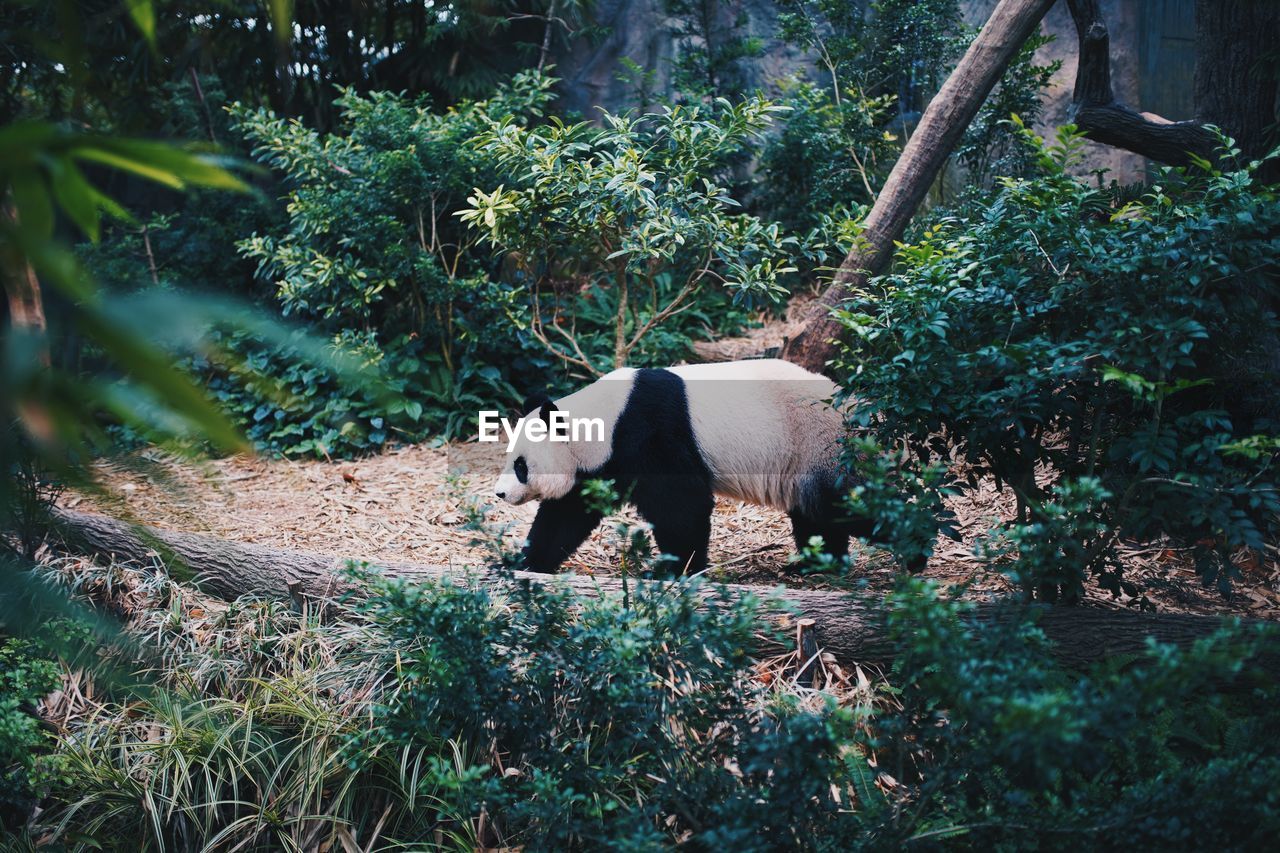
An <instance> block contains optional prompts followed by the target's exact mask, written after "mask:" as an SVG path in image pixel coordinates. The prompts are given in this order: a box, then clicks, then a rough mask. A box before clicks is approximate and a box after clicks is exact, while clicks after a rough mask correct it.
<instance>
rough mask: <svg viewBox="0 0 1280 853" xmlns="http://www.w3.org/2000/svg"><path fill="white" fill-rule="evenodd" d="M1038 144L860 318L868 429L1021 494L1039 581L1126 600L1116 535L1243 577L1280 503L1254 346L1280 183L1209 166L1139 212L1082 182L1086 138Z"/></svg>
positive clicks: (1263, 308) (1264, 310) (1030, 564)
mask: <svg viewBox="0 0 1280 853" xmlns="http://www.w3.org/2000/svg"><path fill="white" fill-rule="evenodd" d="M1029 144H1031V145H1032V146H1033V155H1034V156H1035V157H1036V159H1037V161H1038V163H1039V167H1040V169H1041V170H1042V174H1040V175H1039V176H1037V177H1034V178H1027V179H1004V180H1002V181H1001V182H1000V187H999V189H998V190H997V191H995V192H994V193H993V194H992V195H991V197H990V198H987V199H984V200H982V201H980V202H979V203H976V204H974V205H972V206H970V207H967V208H965V209H964V210H963V211H962V212H961V213H959V214H958V215H956V216H954V217H951V218H947V219H943V220H941V221H937V222H935V223H934V224H933V225H931V226H929V227H928V228H927V229H926V230H924V231H923V232H922V233H921V234H920V235H919V237H918V238H917V239H916V240H915V242H913V243H911V244H910V245H905V246H903V247H902V248H901V249H900V251H899V252H898V255H897V259H896V265H895V267H894V270H893V272H892V273H891V274H890V275H887V276H884V277H882V278H880V279H877V280H876V282H875V284H874V287H873V288H872V289H871V290H869V291H867V292H866V293H865V294H864V295H862V296H860V297H859V298H857V299H855V300H854V301H852V302H851V303H850V304H848V305H847V306H846V307H845V308H844V309H843V310H842V311H841V312H840V319H841V322H842V323H843V324H844V325H845V327H846V328H847V329H848V330H849V333H850V334H849V338H850V340H849V343H848V346H847V348H846V349H845V350H844V353H843V355H842V356H841V358H840V366H841V369H842V371H843V373H844V375H845V377H846V378H847V386H848V391H849V392H850V393H851V394H853V395H854V396H856V398H857V400H858V403H857V406H856V418H857V420H858V422H859V423H860V425H862V426H863V427H865V428H867V429H868V430H870V431H871V432H872V433H873V434H874V435H875V436H877V437H878V439H879V442H880V445H881V446H882V447H907V448H909V450H910V453H911V455H912V456H913V457H914V459H915V460H916V461H917V462H930V461H933V460H952V459H954V460H956V461H957V462H962V463H963V464H961V465H959V466H957V467H956V468H955V469H954V471H953V473H954V475H955V477H956V478H962V479H969V480H970V481H972V479H973V478H976V477H978V476H982V475H991V476H993V477H995V478H996V480H997V482H998V483H1000V484H1002V485H1004V486H1007V487H1008V488H1010V489H1012V490H1013V492H1014V494H1015V495H1016V496H1017V499H1018V504H1019V518H1018V520H1017V521H1018V524H1017V526H1015V527H1013V528H1010V529H1008V530H1007V531H1005V532H1006V533H1007V534H1008V536H1009V537H1010V538H1011V540H1012V541H1013V542H1014V543H1015V544H1016V545H1017V547H1016V548H1014V549H1012V550H1013V551H1014V552H1016V553H1017V554H1021V556H1022V560H1023V562H1022V564H1021V565H1020V566H1019V567H1016V568H1015V569H1014V571H1015V573H1017V574H1018V576H1019V577H1020V579H1021V580H1022V581H1023V582H1024V584H1025V585H1026V586H1027V589H1028V591H1034V592H1036V593H1037V594H1040V595H1043V596H1044V597H1047V598H1053V597H1055V596H1057V595H1059V594H1065V595H1066V596H1067V597H1069V598H1074V597H1078V596H1079V594H1080V593H1081V591H1082V584H1083V583H1084V581H1085V580H1086V578H1087V576H1088V575H1089V574H1091V573H1092V574H1096V575H1098V577H1099V578H1100V580H1101V582H1102V583H1103V585H1104V587H1106V588H1108V589H1111V590H1113V591H1118V590H1119V589H1120V588H1121V586H1122V580H1121V578H1120V576H1119V571H1118V567H1117V564H1116V563H1115V560H1114V546H1115V544H1116V541H1117V539H1118V538H1120V537H1137V538H1150V537H1153V536H1155V535H1158V534H1168V535H1170V536H1173V537H1176V538H1177V539H1179V540H1181V541H1183V542H1187V543H1189V544H1193V545H1194V546H1195V547H1196V548H1197V549H1198V552H1199V556H1200V565H1201V568H1202V570H1203V571H1204V574H1205V580H1206V582H1212V581H1222V582H1223V583H1225V578H1226V576H1227V575H1228V574H1229V573H1230V571H1231V554H1232V552H1233V551H1234V550H1235V549H1237V548H1240V547H1241V546H1245V547H1249V548H1254V549H1261V548H1262V547H1263V541H1264V535H1265V534H1266V533H1268V532H1271V531H1273V530H1274V526H1275V519H1276V513H1277V511H1280V499H1278V498H1277V491H1276V487H1275V480H1274V477H1273V475H1271V474H1269V473H1268V468H1269V464H1270V461H1271V459H1272V456H1273V453H1274V451H1275V449H1276V441H1275V432H1274V424H1271V423H1269V422H1268V421H1266V420H1265V419H1259V418H1258V417H1256V416H1253V415H1251V414H1250V412H1249V408H1248V406H1247V402H1248V398H1249V396H1250V394H1251V393H1252V394H1255V395H1256V394H1258V393H1259V392H1260V391H1261V392H1266V391H1267V389H1268V388H1269V387H1270V386H1271V384H1272V383H1274V381H1275V377H1274V376H1266V375H1265V374H1257V373H1255V372H1251V371H1255V370H1256V368H1257V365H1260V364H1262V365H1265V363H1266V362H1265V359H1264V358H1262V357H1261V356H1260V355H1259V354H1257V353H1253V352H1251V351H1250V350H1251V347H1259V348H1261V347H1265V346H1266V345H1267V343H1268V341H1272V340H1274V332H1275V328H1276V319H1275V317H1274V315H1273V314H1272V313H1271V311H1270V304H1271V303H1270V302H1269V294H1271V293H1272V292H1273V287H1274V281H1275V276H1276V274H1277V271H1278V265H1280V244H1278V243H1277V240H1276V236H1275V235H1276V233H1277V229H1278V228H1280V205H1277V204H1276V194H1275V191H1274V190H1273V189H1271V188H1268V187H1262V186H1258V185H1257V184H1256V183H1255V182H1254V179H1253V177H1252V174H1251V172H1250V171H1249V170H1244V171H1239V172H1231V173H1225V174H1224V173H1219V172H1216V171H1213V170H1211V169H1209V168H1207V165H1206V167H1205V168H1194V169H1191V170H1188V171H1181V172H1180V171H1172V170H1166V171H1164V172H1163V173H1162V174H1161V175H1160V177H1159V180H1158V181H1157V182H1156V183H1155V184H1154V185H1153V186H1152V187H1151V188H1150V189H1149V190H1148V191H1146V192H1145V193H1143V194H1142V195H1141V196H1140V197H1137V198H1133V199H1131V200H1128V201H1126V200H1125V197H1126V194H1125V193H1122V192H1120V191H1118V190H1116V189H1114V188H1106V187H1098V186H1096V185H1094V184H1091V183H1085V182H1082V181H1079V180H1076V179H1074V178H1072V177H1070V176H1069V175H1068V174H1067V172H1066V169H1067V167H1068V166H1069V165H1070V163H1071V161H1072V158H1073V157H1074V156H1075V152H1076V151H1077V150H1078V148H1079V146H1080V141H1079V139H1078V138H1077V137H1075V136H1073V135H1072V133H1071V131H1070V129H1066V130H1064V131H1063V132H1062V134H1061V137H1060V140H1059V142H1058V143H1057V144H1055V145H1052V146H1047V147H1046V146H1044V145H1043V144H1042V143H1040V142H1039V141H1038V140H1034V139H1032V140H1031V141H1030V142H1029ZM863 455H864V456H866V454H863ZM869 473H871V474H874V471H869ZM1046 478H1048V481H1049V482H1050V483H1056V484H1057V486H1056V489H1057V496H1056V497H1055V498H1051V496H1050V486H1048V485H1046ZM1036 541H1039V543H1040V544H1038V545H1033V543H1034V542H1036ZM1000 547H1001V546H997V548H996V550H999V549H1000ZM1130 591H1131V590H1130Z"/></svg>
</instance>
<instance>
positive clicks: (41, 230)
mask: <svg viewBox="0 0 1280 853" xmlns="http://www.w3.org/2000/svg"><path fill="white" fill-rule="evenodd" d="M9 185H10V187H11V188H12V190H13V201H14V204H15V205H17V208H18V226H19V227H20V228H21V229H22V230H23V231H26V232H27V233H28V234H31V235H34V236H35V237H37V238H40V239H45V240H47V239H49V238H50V237H52V236H53V202H52V201H50V199H49V189H48V187H46V186H45V183H44V180H43V178H42V177H41V175H40V173H39V172H37V171H35V170H26V169H24V170H21V171H18V172H15V173H14V174H13V175H12V176H11V177H10V179H9Z"/></svg>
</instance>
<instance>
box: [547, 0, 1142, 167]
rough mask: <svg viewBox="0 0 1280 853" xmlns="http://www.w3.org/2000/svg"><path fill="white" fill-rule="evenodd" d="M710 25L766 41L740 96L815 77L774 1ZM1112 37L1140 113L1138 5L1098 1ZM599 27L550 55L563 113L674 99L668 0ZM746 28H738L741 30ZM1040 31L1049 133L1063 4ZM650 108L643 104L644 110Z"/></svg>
mask: <svg viewBox="0 0 1280 853" xmlns="http://www.w3.org/2000/svg"><path fill="white" fill-rule="evenodd" d="M704 2H705V3H706V8H707V10H708V13H709V14H710V15H712V16H714V26H713V27H712V29H713V32H720V33H729V32H734V33H736V34H737V35H740V36H746V37H757V38H760V39H761V40H762V41H763V42H764V51H763V54H762V55H761V56H760V57H759V58H757V59H753V60H747V61H744V62H742V63H740V66H741V67H740V70H739V73H740V75H741V80H740V83H741V86H742V90H743V91H752V90H754V89H762V90H764V91H765V92H768V93H770V94H777V92H778V85H779V83H780V82H781V81H783V80H785V79H786V78H788V77H792V76H801V77H804V76H807V77H815V75H816V74H817V73H818V72H817V68H816V66H815V62H814V60H813V58H812V57H810V56H807V55H806V54H805V53H804V52H803V51H800V50H797V49H796V48H795V47H793V46H791V45H788V44H785V43H783V42H781V41H779V40H778V39H777V30H778V27H777V16H778V7H777V4H776V3H775V2H774V0H727V1H726V0H704ZM994 5H995V0H965V2H963V3H962V6H963V8H964V13H965V17H966V19H967V20H968V21H969V22H971V23H973V24H975V25H980V24H981V22H982V21H984V20H986V17H987V15H988V14H989V13H990V11H991V9H992V7H994ZM1102 5H1103V9H1104V11H1105V14H1106V16H1107V23H1108V27H1109V29H1110V31H1111V49H1112V63H1113V72H1112V73H1113V80H1114V85H1115V87H1116V94H1117V96H1118V97H1119V98H1120V99H1121V100H1124V101H1126V102H1128V103H1130V104H1138V103H1139V98H1138V89H1139V85H1138V84H1139V78H1138V74H1139V62H1138V39H1139V36H1140V32H1139V21H1138V6H1139V2H1138V0H1103V4H1102ZM594 18H595V23H596V24H597V25H599V26H601V27H602V28H603V29H604V32H605V35H603V36H602V37H601V38H599V39H597V40H595V41H588V40H585V39H579V40H576V41H575V43H574V44H573V45H572V46H571V47H570V48H568V49H567V50H566V49H563V48H562V49H561V50H560V51H558V52H557V53H556V54H555V55H554V58H555V62H556V74H557V75H558V76H560V77H561V78H563V82H562V83H561V84H560V87H559V88H560V97H561V107H562V108H564V109H566V110H569V111H574V112H577V113H579V114H580V115H582V116H583V117H584V118H588V119H590V118H594V117H595V113H596V105H600V106H603V107H604V108H606V109H608V110H609V111H611V112H623V111H625V110H628V109H635V108H640V109H646V108H648V107H651V106H652V105H653V102H654V101H655V99H656V98H661V97H664V96H670V95H672V94H673V89H674V86H673V77H674V71H675V68H676V63H677V60H678V58H679V56H680V54H681V52H682V50H686V49H688V45H689V40H688V39H685V38H683V37H681V36H679V35H678V33H677V27H676V25H675V22H674V21H673V20H672V19H671V18H670V16H669V15H668V14H667V7H666V2H665V0H598V2H597V3H596V5H595V12H594ZM739 21H745V24H744V25H742V26H737V22H739ZM1043 26H1044V29H1045V31H1046V32H1047V33H1049V34H1050V35H1052V36H1053V37H1054V41H1053V42H1051V43H1050V44H1048V45H1046V46H1045V47H1044V48H1043V49H1042V50H1041V59H1042V60H1045V61H1049V60H1055V59H1059V60H1062V63H1063V65H1062V69H1061V70H1060V71H1059V72H1058V74H1057V75H1056V76H1055V77H1054V79H1053V82H1052V84H1051V85H1050V87H1049V91H1048V92H1047V94H1046V103H1045V111H1044V114H1043V117H1042V120H1041V122H1040V126H1039V127H1038V130H1039V131H1040V132H1041V133H1046V132H1049V133H1051V132H1052V131H1053V129H1054V128H1055V127H1057V126H1058V125H1060V124H1063V123H1065V122H1066V121H1068V110H1069V108H1070V106H1071V91H1072V88H1073V86H1074V82H1075V69H1076V63H1075V59H1076V34H1075V28H1074V27H1073V26H1072V23H1071V17H1070V15H1069V14H1068V13H1067V10H1066V7H1065V4H1061V3H1060V4H1057V5H1055V6H1054V7H1053V9H1052V10H1051V11H1050V13H1049V15H1048V16H1047V17H1046V18H1045V22H1044V25H1043ZM624 58H625V59H628V60H630V61H631V62H633V63H635V64H636V65H637V66H639V67H640V68H642V69H644V70H645V72H647V74H646V79H645V80H644V81H643V82H642V81H640V80H638V79H636V76H635V75H634V74H631V73H629V72H628V71H627V69H626V66H625V65H624V63H623V60H624ZM646 102H648V103H646ZM1088 152H1089V160H1088V163H1087V164H1086V166H1085V167H1084V168H1083V170H1082V171H1083V172H1084V173H1088V172H1089V171H1091V170H1093V169H1097V168H1106V169H1109V170H1111V171H1110V177H1113V178H1115V179H1117V180H1120V181H1122V182H1129V181H1136V180H1141V178H1142V176H1143V174H1144V171H1145V168H1146V162H1145V160H1144V159H1143V158H1142V157H1139V156H1138V155H1136V154H1130V153H1129V152H1126V151H1120V150H1118V149H1115V148H1110V147H1107V146H1103V145H1095V144H1093V143H1090V144H1089V147H1088Z"/></svg>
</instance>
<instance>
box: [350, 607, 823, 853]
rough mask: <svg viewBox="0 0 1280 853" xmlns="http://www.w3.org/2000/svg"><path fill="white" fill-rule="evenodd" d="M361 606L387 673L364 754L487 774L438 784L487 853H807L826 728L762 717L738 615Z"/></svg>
mask: <svg viewBox="0 0 1280 853" xmlns="http://www.w3.org/2000/svg"><path fill="white" fill-rule="evenodd" d="M376 590H377V595H376V596H375V598H374V599H373V600H372V602H371V604H370V608H371V613H372V615H373V617H374V619H375V620H376V621H377V622H379V623H380V624H382V625H383V626H385V627H386V628H387V630H388V631H389V632H390V635H391V637H392V638H393V641H394V642H395V644H396V648H397V650H398V655H399V661H400V664H399V667H398V669H397V672H396V683H395V686H394V689H392V690H391V691H389V692H388V694H387V698H386V700H385V701H384V704H383V705H382V706H381V707H380V708H379V709H378V711H377V713H376V714H375V719H374V722H375V728H374V729H373V730H372V732H371V733H370V737H372V738H374V739H377V740H386V741H388V742H390V743H392V744H396V745H409V744H421V743H427V742H430V741H432V740H433V739H435V738H440V737H449V738H457V739H459V740H461V741H462V742H465V743H467V744H469V745H470V746H471V747H472V748H473V749H474V750H476V751H477V753H478V754H480V755H484V756H487V757H490V758H488V759H487V760H486V763H489V762H490V761H492V762H493V763H496V765H497V766H496V767H494V766H480V767H475V768H470V769H467V770H466V771H457V770H453V769H451V770H450V772H451V774H453V778H454V782H453V783H452V784H451V783H449V782H441V783H440V784H441V787H444V788H449V787H453V788H455V789H456V791H457V797H458V799H457V800H456V801H455V803H454V807H455V808H458V809H461V810H462V811H465V812H467V813H470V814H478V813H479V812H480V811H481V809H483V810H484V812H485V813H486V814H487V815H489V816H490V818H491V820H492V823H493V826H494V832H495V836H494V838H493V839H492V840H491V843H493V844H501V845H503V846H511V845H524V846H526V847H528V848H529V849H537V850H543V849H599V848H600V847H601V846H605V847H610V848H613V847H618V846H622V847H625V848H627V849H656V848H660V847H665V846H669V845H670V844H672V843H674V842H677V841H679V842H684V843H688V844H692V845H694V846H695V847H699V848H702V847H722V846H725V845H732V846H733V847H734V849H747V850H762V849H776V848H777V847H778V846H786V847H796V846H799V847H802V848H811V847H815V846H818V845H820V843H821V838H822V833H823V831H824V827H830V826H831V824H832V822H833V821H836V820H837V819H838V816H837V804H836V802H835V801H834V800H833V799H832V796H831V785H832V784H840V779H841V778H842V775H843V774H842V771H841V770H840V762H839V760H838V757H839V744H840V742H841V737H840V731H841V726H842V722H841V721H842V719H843V717H842V716H841V715H834V716H829V717H825V718H824V717H818V716H812V715H809V714H805V713H798V712H796V711H794V710H791V709H788V708H786V707H785V706H780V707H774V708H770V707H769V704H770V703H768V702H767V701H766V699H767V697H766V696H765V695H764V694H763V693H762V692H761V689H760V688H759V687H758V686H757V685H756V684H754V683H753V682H752V681H751V679H750V673H751V670H750V659H749V657H748V654H749V651H750V649H751V648H752V647H753V646H754V636H753V634H754V630H755V627H756V626H755V622H754V614H753V607H752V606H751V604H750V603H749V602H736V603H735V602H733V601H731V600H730V599H726V598H723V597H720V596H719V595H717V594H714V592H712V593H711V594H710V595H709V596H705V595H701V594H699V592H698V590H697V587H696V586H691V585H689V584H684V583H681V584H675V585H670V586H665V587H659V586H656V585H645V584H636V585H633V586H632V587H631V589H630V591H629V592H628V593H626V594H623V595H606V596H602V597H601V598H598V599H595V598H588V597H577V596H574V595H571V594H569V593H568V592H565V591H563V590H560V589H556V588H555V587H553V586H548V587H532V588H530V587H528V586H517V587H514V588H511V589H509V590H507V591H506V592H505V593H503V594H494V593H493V592H490V591H487V590H485V589H483V588H480V587H467V586H458V585H454V584H449V583H442V584H432V585H428V586H416V585H410V584H404V583H393V582H385V581H381V582H378V583H377V584H376Z"/></svg>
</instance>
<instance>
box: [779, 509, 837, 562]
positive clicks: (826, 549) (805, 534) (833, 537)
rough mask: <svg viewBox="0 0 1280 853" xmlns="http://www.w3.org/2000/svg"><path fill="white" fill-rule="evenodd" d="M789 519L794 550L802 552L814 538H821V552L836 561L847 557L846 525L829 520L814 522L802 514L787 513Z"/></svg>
mask: <svg viewBox="0 0 1280 853" xmlns="http://www.w3.org/2000/svg"><path fill="white" fill-rule="evenodd" d="M787 515H788V517H790V519H791V535H792V536H793V537H794V538H795V541H796V550H797V551H803V550H804V549H805V548H807V547H808V546H809V540H810V539H811V538H813V537H814V536H820V537H822V552H823V553H824V554H829V555H830V556H832V557H835V558H837V559H839V558H841V557H847V556H848V555H849V536H850V532H851V531H850V529H849V525H848V524H847V523H841V522H839V521H831V520H814V519H812V518H810V517H809V516H807V515H805V514H804V513H800V512H790V513H787Z"/></svg>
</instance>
